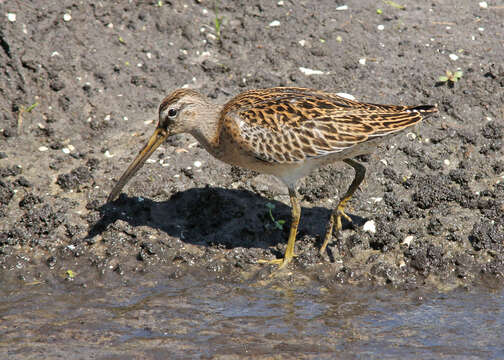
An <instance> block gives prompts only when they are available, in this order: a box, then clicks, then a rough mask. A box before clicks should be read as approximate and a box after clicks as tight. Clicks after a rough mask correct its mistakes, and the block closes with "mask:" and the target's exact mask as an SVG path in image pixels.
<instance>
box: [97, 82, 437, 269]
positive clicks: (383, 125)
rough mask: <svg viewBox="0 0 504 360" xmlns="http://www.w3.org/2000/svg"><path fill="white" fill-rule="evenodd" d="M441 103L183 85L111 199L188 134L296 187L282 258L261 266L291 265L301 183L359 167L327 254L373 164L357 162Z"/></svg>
mask: <svg viewBox="0 0 504 360" xmlns="http://www.w3.org/2000/svg"><path fill="white" fill-rule="evenodd" d="M437 111H438V110H437V105H416V106H407V105H406V106H402V105H379V104H372V103H364V102H358V101H355V100H350V99H348V98H347V97H341V96H338V95H337V94H335V93H331V92H326V91H323V90H316V89H309V88H302V87H273V88H267V89H255V90H247V91H244V92H242V93H240V94H238V95H237V96H235V97H233V98H232V99H231V100H230V101H228V102H227V103H225V104H224V105H217V104H214V103H212V102H211V101H210V100H209V99H208V98H207V97H206V96H204V95H202V94H201V93H199V92H198V91H196V90H192V89H178V90H175V91H173V92H171V93H170V94H169V95H168V96H166V97H165V98H164V99H163V101H162V102H161V104H160V106H159V121H158V124H157V127H156V129H155V130H154V133H153V134H152V136H151V137H150V139H149V140H148V142H147V144H146V145H145V146H144V147H143V148H142V149H141V150H140V152H139V153H138V155H137V157H136V158H135V159H134V160H133V162H132V163H131V164H130V166H129V167H128V168H127V170H126V171H125V172H124V173H123V175H122V176H121V177H120V179H119V181H118V182H117V184H116V185H115V186H114V188H113V189H112V191H111V192H110V195H109V196H108V199H107V202H113V201H115V199H117V197H118V195H119V194H120V192H121V190H122V189H123V187H124V186H125V185H126V183H127V182H128V181H129V180H130V179H131V178H132V177H133V176H134V175H135V174H136V172H137V171H138V170H139V169H140V168H141V167H142V165H143V164H144V163H145V161H146V160H147V159H148V158H149V157H150V156H151V154H152V153H153V152H154V151H155V150H156V148H157V147H158V146H159V145H161V144H162V143H163V142H164V141H165V140H166V139H167V138H168V137H170V136H172V135H175V134H180V133H189V134H191V135H192V136H193V137H194V138H196V140H197V141H198V142H199V143H200V144H201V146H202V147H203V148H205V149H206V151H208V153H210V154H211V155H212V156H214V157H215V158H217V159H219V160H221V161H223V162H225V163H228V164H231V165H235V166H239V167H242V168H246V169H249V170H254V171H256V172H259V173H263V174H269V175H273V176H275V177H277V178H279V179H280V180H281V181H282V182H283V183H284V184H285V185H286V186H287V189H288V192H289V197H290V202H291V218H292V220H291V225H290V232H289V237H288V240H287V247H286V250H285V252H284V255H283V257H282V258H279V259H273V260H258V262H259V263H269V264H276V265H278V269H281V268H283V267H285V266H287V265H288V264H289V263H290V262H291V261H292V259H293V258H294V257H295V256H296V254H295V253H294V245H295V241H296V234H297V229H298V225H299V220H300V217H301V206H300V199H299V195H298V192H297V182H298V180H299V179H301V178H303V177H305V176H307V175H308V174H310V173H311V172H312V171H314V170H315V169H317V168H319V167H323V166H326V165H328V164H331V163H334V162H337V161H343V162H344V163H346V164H347V165H349V166H351V167H352V168H353V169H354V170H355V175H354V179H353V181H352V183H351V184H350V186H349V188H348V190H347V191H346V193H345V194H344V195H343V196H342V197H341V199H340V201H339V203H338V205H337V206H336V207H335V208H334V209H333V210H332V212H331V215H330V217H329V220H328V222H327V226H326V229H325V238H324V242H323V244H322V246H321V248H320V254H324V252H325V250H326V247H327V245H328V244H329V242H330V241H331V240H332V236H333V230H334V227H336V228H335V233H336V235H338V234H339V233H340V231H341V230H342V222H341V218H342V217H344V218H346V219H347V220H348V221H350V222H351V218H350V217H349V216H348V215H347V214H346V213H345V206H346V204H347V203H348V201H349V200H350V199H351V198H352V195H353V194H354V193H355V191H356V190H357V189H358V188H359V185H360V184H361V183H362V181H363V180H364V177H365V174H366V168H365V167H364V166H363V165H362V164H360V163H359V162H357V161H356V160H354V158H355V157H356V156H359V155H365V154H370V153H372V152H373V151H374V150H375V149H376V148H377V146H378V144H379V143H380V142H382V141H384V140H385V139H386V138H389V137H391V136H393V135H395V134H397V133H399V132H401V131H403V130H405V129H407V128H409V127H410V126H413V125H415V124H417V123H418V122H420V121H421V120H422V119H424V118H426V117H428V116H430V115H432V114H434V113H436V112H437Z"/></svg>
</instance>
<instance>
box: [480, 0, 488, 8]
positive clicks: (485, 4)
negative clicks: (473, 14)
mask: <svg viewBox="0 0 504 360" xmlns="http://www.w3.org/2000/svg"><path fill="white" fill-rule="evenodd" d="M479 7H480V8H482V9H488V3H487V2H486V1H481V2H480V3H479Z"/></svg>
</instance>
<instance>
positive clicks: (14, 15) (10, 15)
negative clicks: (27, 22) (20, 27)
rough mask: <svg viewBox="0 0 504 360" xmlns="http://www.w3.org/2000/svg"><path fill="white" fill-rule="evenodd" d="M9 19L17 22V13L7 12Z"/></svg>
mask: <svg viewBox="0 0 504 360" xmlns="http://www.w3.org/2000/svg"><path fill="white" fill-rule="evenodd" d="M7 20H9V21H10V22H15V21H16V14H15V13H7Z"/></svg>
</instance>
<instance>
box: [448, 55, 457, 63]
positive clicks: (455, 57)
mask: <svg viewBox="0 0 504 360" xmlns="http://www.w3.org/2000/svg"><path fill="white" fill-rule="evenodd" d="M448 56H449V57H450V59H451V60H453V61H456V60H458V58H459V57H458V55H457V54H450V55H448Z"/></svg>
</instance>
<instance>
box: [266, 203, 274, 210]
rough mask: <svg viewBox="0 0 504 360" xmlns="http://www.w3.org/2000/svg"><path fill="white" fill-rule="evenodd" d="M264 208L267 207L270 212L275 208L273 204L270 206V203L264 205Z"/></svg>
mask: <svg viewBox="0 0 504 360" xmlns="http://www.w3.org/2000/svg"><path fill="white" fill-rule="evenodd" d="M266 207H267V208H268V209H270V210H273V209H274V208H275V205H274V204H272V203H270V202H268V203H266Z"/></svg>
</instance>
